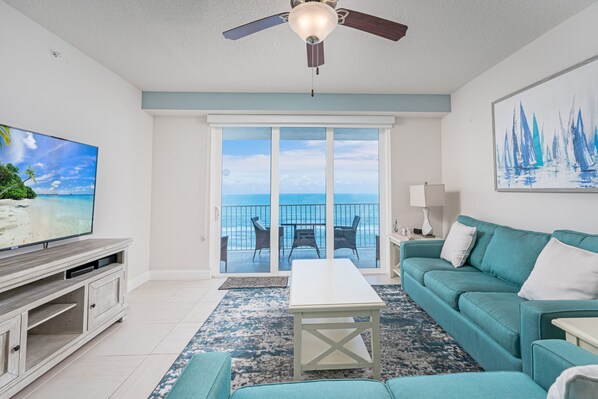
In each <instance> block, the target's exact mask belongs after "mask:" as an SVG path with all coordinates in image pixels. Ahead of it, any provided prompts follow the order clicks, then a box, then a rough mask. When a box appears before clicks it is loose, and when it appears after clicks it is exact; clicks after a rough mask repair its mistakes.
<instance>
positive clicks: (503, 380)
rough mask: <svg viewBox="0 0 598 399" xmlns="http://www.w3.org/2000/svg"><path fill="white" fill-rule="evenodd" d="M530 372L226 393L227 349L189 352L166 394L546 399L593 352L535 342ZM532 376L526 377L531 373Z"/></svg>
mask: <svg viewBox="0 0 598 399" xmlns="http://www.w3.org/2000/svg"><path fill="white" fill-rule="evenodd" d="M530 353H531V354H532V358H533V364H532V368H531V374H530V375H527V374H524V373H522V372H514V371H499V372H483V373H460V374H447V375H435V376H416V377H401V378H394V379H391V380H388V381H387V383H386V384H383V383H381V382H379V381H374V380H319V381H302V382H289V383H281V384H267V385H254V386H248V387H243V388H240V389H237V390H236V391H235V392H234V393H233V394H232V395H230V388H231V385H230V382H231V359H230V355H229V354H228V353H215V352H214V353H202V354H199V355H195V356H193V358H191V360H190V361H189V363H188V364H187V366H186V368H185V369H184V370H183V373H182V375H181V377H180V378H179V379H178V380H177V382H176V383H175V384H174V386H173V388H172V390H171V391H170V393H169V394H168V396H167V397H166V398H167V399H229V397H230V399H338V398H343V399H479V398H484V399H545V398H546V393H547V390H548V389H549V388H550V386H551V385H552V384H553V382H554V381H555V380H556V378H557V377H558V376H559V375H560V374H561V373H562V372H563V370H565V369H567V368H569V367H573V366H581V365H588V364H598V356H595V355H593V354H591V353H590V352H587V351H585V350H583V349H581V348H578V347H577V346H573V345H572V344H570V343H568V342H566V341H563V340H546V341H538V342H534V343H533V344H532V345H531V347H530ZM530 376H531V377H530Z"/></svg>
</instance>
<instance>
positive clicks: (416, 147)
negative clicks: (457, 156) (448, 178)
mask: <svg viewBox="0 0 598 399" xmlns="http://www.w3.org/2000/svg"><path fill="white" fill-rule="evenodd" d="M391 147H392V149H391V165H392V171H391V174H392V175H391V176H392V182H391V195H392V220H394V219H395V218H397V219H398V221H399V225H400V226H401V227H408V228H413V227H417V228H420V229H421V227H422V223H423V220H424V217H423V214H422V209H421V208H415V207H412V206H410V205H409V186H411V185H415V184H423V183H425V182H428V183H430V184H437V183H442V170H441V167H442V154H441V147H440V119H439V118H401V117H398V118H397V123H396V125H395V127H394V128H393V129H392V131H391ZM430 222H431V223H432V227H433V228H434V234H435V235H437V236H442V208H441V207H434V208H430Z"/></svg>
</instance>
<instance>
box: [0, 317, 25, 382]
mask: <svg viewBox="0 0 598 399" xmlns="http://www.w3.org/2000/svg"><path fill="white" fill-rule="evenodd" d="M20 351H21V316H20V315H19V316H16V317H13V318H12V319H10V320H6V321H3V322H1V323H0V387H3V386H5V385H6V384H8V383H9V382H11V381H12V380H14V379H15V378H17V377H18V376H19V359H20V357H21V354H20Z"/></svg>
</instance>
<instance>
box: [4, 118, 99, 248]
mask: <svg viewBox="0 0 598 399" xmlns="http://www.w3.org/2000/svg"><path fill="white" fill-rule="evenodd" d="M97 161H98V148H97V147H94V146H91V145H87V144H82V143H77V142H74V141H69V140H64V139H60V138H57V137H52V136H48V135H44V134H40V133H34V132H30V131H27V130H22V129H19V128H16V127H11V126H6V125H2V124H0V250H6V249H16V248H20V247H24V246H27V245H34V244H41V243H47V242H50V241H55V240H60V239H64V238H72V237H77V236H82V235H86V234H91V233H92V232H93V211H94V202H95V187H96V171H97Z"/></svg>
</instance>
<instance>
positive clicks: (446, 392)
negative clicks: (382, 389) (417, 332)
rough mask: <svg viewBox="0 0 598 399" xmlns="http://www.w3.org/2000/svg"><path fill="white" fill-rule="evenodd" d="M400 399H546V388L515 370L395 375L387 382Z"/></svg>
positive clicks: (395, 395)
mask: <svg viewBox="0 0 598 399" xmlns="http://www.w3.org/2000/svg"><path fill="white" fill-rule="evenodd" d="M386 384H387V385H388V387H389V388H390V390H391V392H392V394H393V395H394V397H395V398H397V399H470V398H476V399H477V398H500V399H503V398H509V399H546V391H545V390H544V389H542V388H541V387H540V386H539V385H538V384H536V383H535V382H534V380H532V379H531V378H530V377H528V376H527V375H526V374H523V373H519V372H515V371H498V372H485V373H458V374H445V375H426V376H415V377H402V378H393V379H391V380H389V381H387V382H386Z"/></svg>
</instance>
